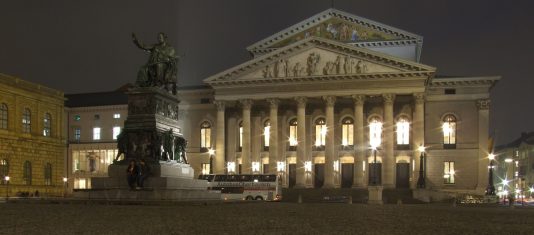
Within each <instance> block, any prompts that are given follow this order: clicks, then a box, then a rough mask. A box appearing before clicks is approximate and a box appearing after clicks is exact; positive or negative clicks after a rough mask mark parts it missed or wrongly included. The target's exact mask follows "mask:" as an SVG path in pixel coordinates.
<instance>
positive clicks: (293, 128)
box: [289, 119, 298, 146]
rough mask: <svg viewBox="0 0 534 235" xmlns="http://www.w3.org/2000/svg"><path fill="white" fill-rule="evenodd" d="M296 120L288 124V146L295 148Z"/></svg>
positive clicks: (296, 142)
mask: <svg viewBox="0 0 534 235" xmlns="http://www.w3.org/2000/svg"><path fill="white" fill-rule="evenodd" d="M297 144H298V141H297V119H293V120H291V121H290V122H289V146H297Z"/></svg>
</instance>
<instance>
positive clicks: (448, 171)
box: [443, 162, 455, 184]
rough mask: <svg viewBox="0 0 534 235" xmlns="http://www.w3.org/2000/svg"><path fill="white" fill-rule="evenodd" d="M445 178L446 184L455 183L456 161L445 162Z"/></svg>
mask: <svg viewBox="0 0 534 235" xmlns="http://www.w3.org/2000/svg"><path fill="white" fill-rule="evenodd" d="M444 164H445V165H444V167H443V179H444V183H445V184H454V173H455V172H454V162H444Z"/></svg>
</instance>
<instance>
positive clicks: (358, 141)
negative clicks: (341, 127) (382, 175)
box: [352, 95, 368, 188]
mask: <svg viewBox="0 0 534 235" xmlns="http://www.w3.org/2000/svg"><path fill="white" fill-rule="evenodd" d="M352 99H353V100H354V119H355V120H354V137H355V138H354V144H355V146H354V153H355V156H354V181H353V182H354V184H353V185H352V186H353V187H354V188H360V187H364V186H365V185H367V184H366V181H365V180H364V178H365V172H364V171H363V164H364V162H363V161H364V159H365V150H367V149H368V146H367V145H366V144H365V139H364V131H365V130H364V125H363V123H364V121H363V104H364V103H365V96H364V95H353V96H352ZM365 168H366V170H368V169H367V166H366V167H365Z"/></svg>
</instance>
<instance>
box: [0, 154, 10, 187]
mask: <svg viewBox="0 0 534 235" xmlns="http://www.w3.org/2000/svg"><path fill="white" fill-rule="evenodd" d="M8 175H9V164H8V162H7V159H0V177H2V178H1V179H0V184H4V183H6V181H5V180H4V177H6V176H8Z"/></svg>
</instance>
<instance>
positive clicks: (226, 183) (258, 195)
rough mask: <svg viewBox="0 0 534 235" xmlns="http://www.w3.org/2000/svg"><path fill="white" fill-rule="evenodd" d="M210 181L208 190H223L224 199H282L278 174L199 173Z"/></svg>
mask: <svg viewBox="0 0 534 235" xmlns="http://www.w3.org/2000/svg"><path fill="white" fill-rule="evenodd" d="M198 178H199V179H203V180H207V181H208V185H209V186H208V190H217V191H221V198H222V199H223V200H267V201H280V200H282V181H281V179H280V177H278V175H211V174H210V175H199V176H198Z"/></svg>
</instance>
